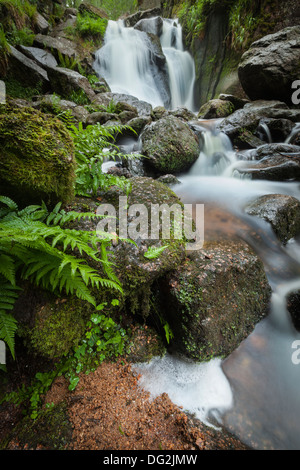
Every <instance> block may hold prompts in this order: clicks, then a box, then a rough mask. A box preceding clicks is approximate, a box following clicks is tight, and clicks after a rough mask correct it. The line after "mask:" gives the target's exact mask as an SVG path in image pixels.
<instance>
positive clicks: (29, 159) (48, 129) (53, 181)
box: [0, 106, 75, 207]
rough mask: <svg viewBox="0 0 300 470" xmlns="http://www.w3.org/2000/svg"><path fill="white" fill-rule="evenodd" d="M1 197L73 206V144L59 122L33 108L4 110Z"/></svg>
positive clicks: (0, 148) (0, 134)
mask: <svg viewBox="0 0 300 470" xmlns="http://www.w3.org/2000/svg"><path fill="white" fill-rule="evenodd" d="M0 111H1V113H0V186H1V193H2V194H3V195H6V196H9V197H11V198H12V199H14V200H15V201H16V202H17V203H19V205H20V207H23V206H25V205H27V204H33V203H38V204H40V203H41V202H42V201H45V203H46V204H48V205H49V207H50V206H52V205H53V204H55V203H57V202H59V201H62V202H66V203H67V202H70V201H71V200H72V199H73V197H74V183H75V174H74V169H75V163H74V145H73V141H72V139H71V137H70V135H69V134H68V132H67V131H66V129H65V127H64V125H63V124H62V123H61V122H60V121H59V120H58V119H56V118H54V117H51V116H49V115H47V118H46V117H45V116H46V115H45V114H43V113H41V112H39V111H35V110H33V109H32V108H21V109H12V108H9V107H8V106H7V107H6V106H1V108H0Z"/></svg>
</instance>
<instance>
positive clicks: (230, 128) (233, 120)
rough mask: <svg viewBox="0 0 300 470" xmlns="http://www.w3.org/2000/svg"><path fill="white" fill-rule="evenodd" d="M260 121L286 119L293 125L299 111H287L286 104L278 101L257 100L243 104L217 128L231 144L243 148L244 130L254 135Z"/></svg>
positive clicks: (299, 118) (299, 113)
mask: <svg viewBox="0 0 300 470" xmlns="http://www.w3.org/2000/svg"><path fill="white" fill-rule="evenodd" d="M262 119H287V120H289V121H291V122H292V123H294V125H295V123H296V122H298V121H299V120H300V110H298V109H289V107H288V106H287V104H286V103H284V102H282V101H278V100H271V101H265V100H257V101H253V102H250V103H247V104H245V106H244V107H243V108H242V109H238V110H237V111H235V112H234V113H233V114H231V115H230V116H228V117H226V118H225V119H223V121H222V122H221V123H220V124H219V125H218V126H217V127H218V129H219V130H220V131H221V132H224V133H225V134H226V135H228V137H230V139H231V140H232V143H233V144H235V145H238V146H239V147H240V148H243V134H244V133H245V130H246V131H249V132H251V133H255V132H256V130H257V128H258V126H259V124H260V122H261V120H262ZM246 148H249V147H248V146H247V147H246Z"/></svg>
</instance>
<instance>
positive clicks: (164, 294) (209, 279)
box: [156, 241, 271, 361]
mask: <svg viewBox="0 0 300 470" xmlns="http://www.w3.org/2000/svg"><path fill="white" fill-rule="evenodd" d="M156 288H157V291H156V293H157V296H156V301H157V305H159V309H160V312H161V314H162V315H163V317H164V319H165V320H166V321H167V322H168V324H169V326H170V328H171V330H172V332H173V335H174V338H173V339H172V341H171V349H173V348H174V349H175V350H176V351H177V352H179V353H181V354H183V355H184V356H186V357H188V358H191V359H193V360H195V361H207V360H209V359H211V358H213V357H227V356H228V355H229V354H230V353H231V352H232V351H233V350H234V349H236V348H237V347H238V346H239V344H240V343H241V342H242V341H243V340H244V339H245V338H246V337H247V336H248V335H249V334H250V333H251V332H252V331H253V329H254V327H255V325H256V324H257V323H258V322H259V321H260V320H261V319H262V318H263V317H264V316H265V315H266V314H267V313H268V305H269V300H270V295H271V290H270V288H269V285H268V281H267V278H266V275H265V271H264V267H263V264H262V262H261V261H260V260H259V259H258V257H257V256H256V255H255V254H254V253H253V252H252V251H251V249H250V248H249V246H248V245H246V244H244V243H242V242H229V241H228V242H222V243H221V242H216V243H210V244H205V245H204V247H203V249H202V250H199V251H197V252H194V253H193V254H191V255H190V257H189V259H188V260H186V261H185V262H184V263H182V264H181V265H180V266H179V267H178V268H177V269H176V270H174V271H173V272H171V273H169V274H168V275H167V276H166V277H165V278H164V279H163V280H160V283H159V284H157V285H156Z"/></svg>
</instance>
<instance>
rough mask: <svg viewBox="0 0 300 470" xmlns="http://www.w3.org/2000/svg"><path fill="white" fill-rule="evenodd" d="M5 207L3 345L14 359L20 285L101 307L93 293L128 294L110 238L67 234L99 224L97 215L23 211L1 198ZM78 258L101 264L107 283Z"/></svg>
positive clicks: (0, 267) (0, 273)
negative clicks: (71, 225)
mask: <svg viewBox="0 0 300 470" xmlns="http://www.w3.org/2000/svg"><path fill="white" fill-rule="evenodd" d="M0 203H1V206H2V207H1V209H0V280H1V289H0V339H2V340H4V341H5V342H6V343H7V345H8V347H9V349H10V351H11V354H12V356H13V357H14V334H15V331H16V328H17V324H16V321H15V319H14V318H13V316H12V315H11V314H10V313H9V311H11V310H12V309H13V306H14V303H15V300H16V298H17V297H18V294H19V289H20V288H19V287H18V281H19V280H22V279H23V280H29V281H31V282H32V283H33V284H35V285H37V286H41V287H43V288H45V289H48V290H51V291H53V292H57V293H60V292H62V291H64V292H66V294H75V295H76V296H77V297H78V298H80V299H83V300H86V301H87V302H90V303H91V304H92V305H94V306H95V307H96V301H95V298H94V297H93V295H92V293H91V290H90V288H93V287H96V288H97V289H100V288H101V287H107V288H109V289H116V290H117V291H119V292H122V288H121V286H120V284H119V281H118V279H117V278H116V276H115V275H114V273H113V270H112V267H111V264H110V263H109V261H108V258H107V253H106V246H107V245H108V244H109V235H107V238H106V239H104V238H102V239H101V240H100V239H99V238H98V237H97V235H96V232H88V231H79V230H72V229H67V228H64V225H65V224H66V223H68V222H70V221H74V220H78V219H80V218H82V217H88V218H94V217H97V215H96V214H94V213H78V212H75V211H70V212H65V211H64V210H61V204H58V205H57V206H56V207H55V208H54V210H53V211H52V212H50V213H49V211H48V210H47V207H46V206H45V205H44V204H43V205H41V206H37V205H32V206H27V207H26V208H25V209H22V210H19V209H18V206H17V205H16V203H15V202H14V201H12V200H11V199H9V198H7V197H5V196H0ZM99 245H100V250H99V249H98V247H99ZM77 253H79V254H80V255H81V256H86V257H87V258H89V259H91V260H93V261H94V262H96V263H99V264H101V266H102V267H103V270H104V273H105V275H106V276H107V277H106V278H103V277H101V276H100V275H99V274H98V272H97V271H96V270H95V269H94V268H91V267H90V266H89V264H88V263H87V262H86V261H85V260H84V259H83V258H78V257H77Z"/></svg>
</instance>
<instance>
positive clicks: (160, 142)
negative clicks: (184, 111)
mask: <svg viewBox="0 0 300 470" xmlns="http://www.w3.org/2000/svg"><path fill="white" fill-rule="evenodd" d="M141 141H142V150H141V153H142V154H143V155H145V156H146V157H147V160H146V163H147V164H149V166H151V167H153V168H154V169H155V170H156V171H157V172H158V173H160V174H167V173H172V174H178V173H180V172H181V171H185V170H187V169H188V168H190V167H191V165H192V164H193V163H194V162H195V161H196V160H197V158H198V156H199V151H200V149H199V141H198V139H197V137H196V135H195V134H194V133H193V132H192V130H191V129H190V128H189V126H188V124H187V123H185V122H182V121H181V120H180V119H178V118H176V117H174V116H167V117H165V118H162V119H159V120H158V121H155V122H153V123H151V124H149V125H148V126H146V127H145V129H144V131H143V132H142V134H141Z"/></svg>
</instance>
